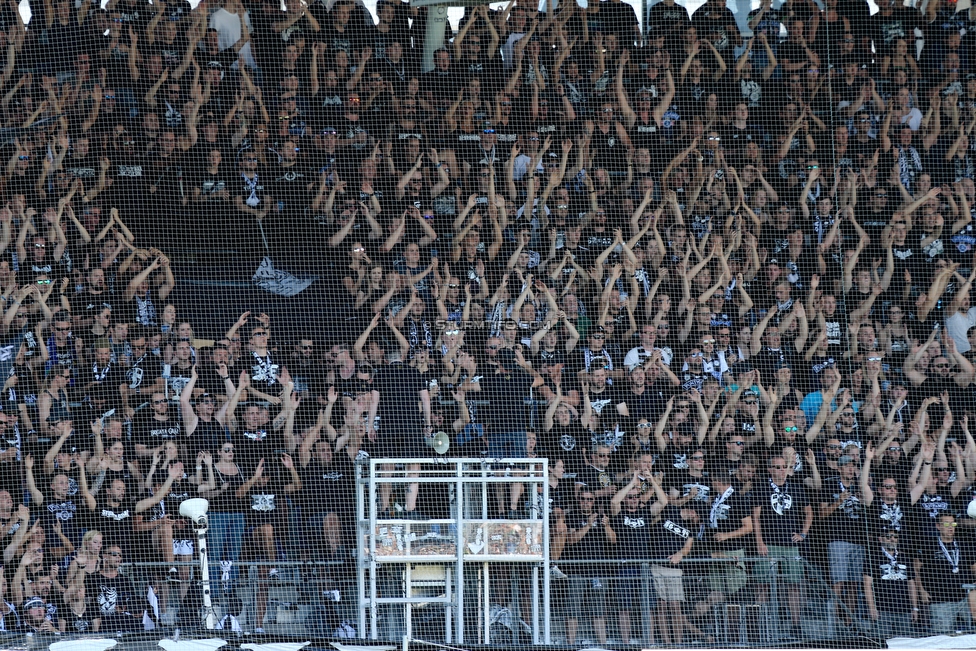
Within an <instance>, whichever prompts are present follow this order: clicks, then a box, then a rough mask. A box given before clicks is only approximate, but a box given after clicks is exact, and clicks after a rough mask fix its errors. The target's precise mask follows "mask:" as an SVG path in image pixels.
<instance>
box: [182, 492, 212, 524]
mask: <svg viewBox="0 0 976 651" xmlns="http://www.w3.org/2000/svg"><path fill="white" fill-rule="evenodd" d="M209 507H210V502H208V501H207V500H205V499H203V498H202V497H195V498H193V499H191V500H183V502H182V503H180V515H182V516H183V517H184V518H190V520H191V521H192V522H193V524H194V525H195V526H197V527H206V526H207V509H208V508H209Z"/></svg>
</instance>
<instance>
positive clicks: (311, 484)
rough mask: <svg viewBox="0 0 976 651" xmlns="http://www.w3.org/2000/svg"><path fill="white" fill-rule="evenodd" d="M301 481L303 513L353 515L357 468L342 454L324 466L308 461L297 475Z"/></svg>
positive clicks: (314, 461) (338, 454)
mask: <svg viewBox="0 0 976 651" xmlns="http://www.w3.org/2000/svg"><path fill="white" fill-rule="evenodd" d="M299 474H300V476H301V478H302V491H301V493H300V496H301V497H302V498H303V503H304V505H305V506H304V507H303V510H304V513H305V514H306V515H308V514H312V513H340V514H350V515H351V514H352V510H353V508H354V507H355V502H354V501H353V500H352V499H351V497H352V496H353V495H354V494H355V488H356V467H355V464H354V463H353V462H352V460H351V459H349V455H347V454H346V453H345V451H339V452H337V453H335V454H334V455H333V458H332V463H330V464H329V465H327V466H323V465H322V464H320V463H319V462H318V461H316V460H315V459H313V460H311V461H310V462H309V464H308V466H306V467H305V468H304V469H302V470H301V471H300V472H299Z"/></svg>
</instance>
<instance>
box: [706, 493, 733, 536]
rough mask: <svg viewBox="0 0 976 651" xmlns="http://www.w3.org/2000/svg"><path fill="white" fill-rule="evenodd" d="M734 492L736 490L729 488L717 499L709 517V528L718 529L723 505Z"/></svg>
mask: <svg viewBox="0 0 976 651" xmlns="http://www.w3.org/2000/svg"><path fill="white" fill-rule="evenodd" d="M734 492H735V489H734V488H732V487H731V486H729V487H728V488H726V489H725V492H724V493H722V495H721V496H719V497H716V498H715V501H714V502H712V511H711V513H709V515H708V526H710V527H711V528H712V529H718V516H719V514H720V513H721V512H722V505H723V504H725V500H727V499H729V497H730V496H731V495H732V493H734Z"/></svg>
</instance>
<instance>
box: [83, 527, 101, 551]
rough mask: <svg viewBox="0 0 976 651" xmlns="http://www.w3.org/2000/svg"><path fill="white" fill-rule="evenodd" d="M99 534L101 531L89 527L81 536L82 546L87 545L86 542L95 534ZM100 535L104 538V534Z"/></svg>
mask: <svg viewBox="0 0 976 651" xmlns="http://www.w3.org/2000/svg"><path fill="white" fill-rule="evenodd" d="M101 535H102V532H101V531H99V530H98V529H89V530H88V531H86V532H85V535H84V536H82V537H81V545H82V547H85V546H87V545H88V543H90V542H91V541H92V539H93V538H95V536H101ZM102 537H103V538H104V536H102Z"/></svg>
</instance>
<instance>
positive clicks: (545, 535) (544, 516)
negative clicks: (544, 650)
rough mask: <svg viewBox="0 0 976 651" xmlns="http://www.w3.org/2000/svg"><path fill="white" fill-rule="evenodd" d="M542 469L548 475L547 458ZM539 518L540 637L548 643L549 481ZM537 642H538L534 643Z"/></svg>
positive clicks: (549, 623)
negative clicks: (540, 533) (540, 542)
mask: <svg viewBox="0 0 976 651" xmlns="http://www.w3.org/2000/svg"><path fill="white" fill-rule="evenodd" d="M542 469H543V471H544V474H545V475H546V477H548V476H549V460H548V459H543V460H542ZM539 518H540V519H541V520H542V589H543V593H542V603H543V611H542V617H543V624H542V626H543V632H542V639H543V642H544V643H545V644H550V643H551V641H550V634H551V630H550V629H551V624H552V621H551V618H552V613H551V608H550V606H551V594H550V590H551V587H552V586H551V585H550V580H551V578H552V576H551V575H550V574H549V571H550V570H551V569H552V568H551V567H550V565H549V554H550V553H551V550H550V548H549V482H548V481H545V482H543V484H542V512H541V513H539ZM536 628H538V622H536ZM536 644H538V642H537V643H536Z"/></svg>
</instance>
